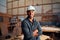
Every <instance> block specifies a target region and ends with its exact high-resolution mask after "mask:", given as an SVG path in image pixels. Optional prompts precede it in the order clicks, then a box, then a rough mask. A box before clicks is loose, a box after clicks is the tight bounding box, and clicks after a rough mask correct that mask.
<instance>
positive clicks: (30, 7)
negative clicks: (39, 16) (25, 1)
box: [27, 6, 36, 11]
mask: <svg viewBox="0 0 60 40" xmlns="http://www.w3.org/2000/svg"><path fill="white" fill-rule="evenodd" d="M29 10H33V11H36V10H35V8H34V7H33V6H28V8H27V11H29Z"/></svg>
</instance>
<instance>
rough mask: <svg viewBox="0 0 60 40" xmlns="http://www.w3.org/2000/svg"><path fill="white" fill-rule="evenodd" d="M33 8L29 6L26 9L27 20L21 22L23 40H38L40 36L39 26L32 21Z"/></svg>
mask: <svg viewBox="0 0 60 40" xmlns="http://www.w3.org/2000/svg"><path fill="white" fill-rule="evenodd" d="M34 13H35V8H34V7H33V6H29V7H28V8H27V15H28V16H27V18H26V19H24V20H23V21H22V25H21V26H22V32H23V34H24V40H40V37H39V36H40V35H41V34H42V31H41V26H40V24H39V23H38V22H37V21H36V20H35V19H34Z"/></svg>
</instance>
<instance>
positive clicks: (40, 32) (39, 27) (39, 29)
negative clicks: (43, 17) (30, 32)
mask: <svg viewBox="0 0 60 40" xmlns="http://www.w3.org/2000/svg"><path fill="white" fill-rule="evenodd" d="M37 29H38V36H40V35H42V29H41V25H40V23H39V22H38V27H37Z"/></svg>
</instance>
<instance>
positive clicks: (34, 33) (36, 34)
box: [33, 29, 38, 37]
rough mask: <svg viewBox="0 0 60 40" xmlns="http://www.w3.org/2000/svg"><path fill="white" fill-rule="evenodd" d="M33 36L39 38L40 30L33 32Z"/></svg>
mask: <svg viewBox="0 0 60 40" xmlns="http://www.w3.org/2000/svg"><path fill="white" fill-rule="evenodd" d="M33 36H34V37H36V36H38V30H37V29H36V30H34V31H33Z"/></svg>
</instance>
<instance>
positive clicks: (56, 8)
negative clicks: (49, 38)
mask: <svg viewBox="0 0 60 40" xmlns="http://www.w3.org/2000/svg"><path fill="white" fill-rule="evenodd" d="M53 13H60V4H53Z"/></svg>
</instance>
